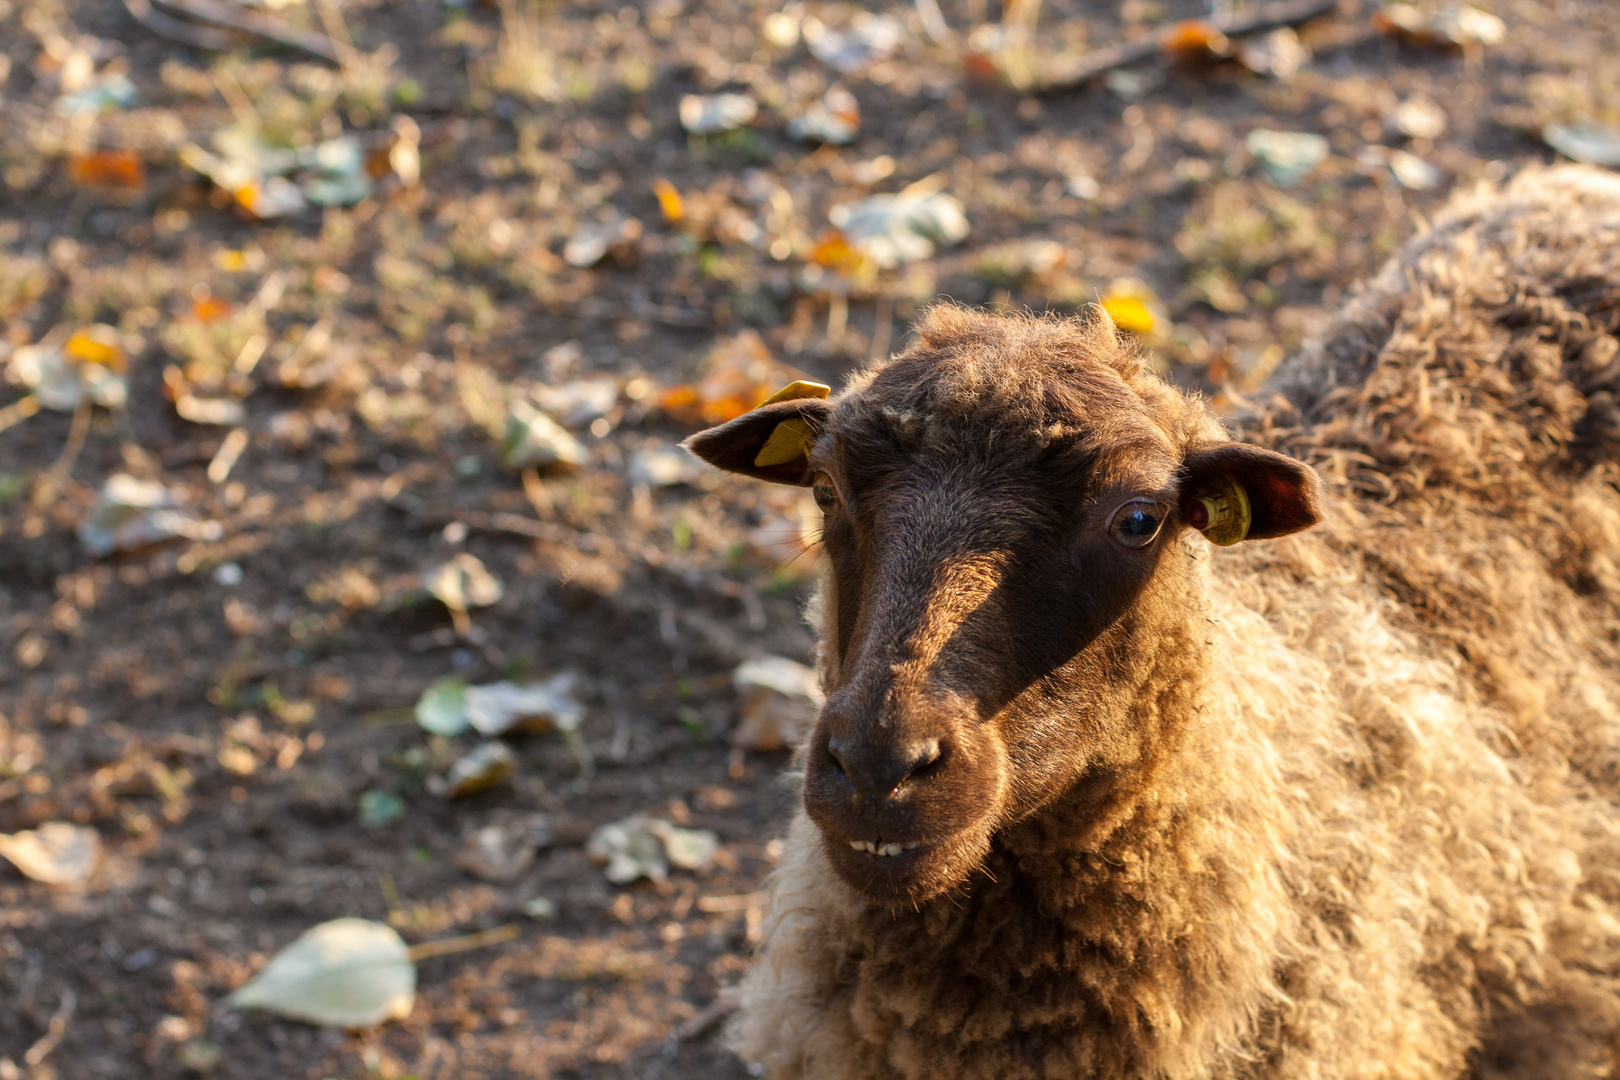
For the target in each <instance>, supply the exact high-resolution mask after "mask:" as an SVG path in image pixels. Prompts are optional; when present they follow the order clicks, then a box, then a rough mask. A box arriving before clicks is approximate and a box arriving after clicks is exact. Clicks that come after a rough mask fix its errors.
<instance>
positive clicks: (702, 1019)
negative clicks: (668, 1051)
mask: <svg viewBox="0 0 1620 1080" xmlns="http://www.w3.org/2000/svg"><path fill="white" fill-rule="evenodd" d="M736 1011H737V1001H736V999H735V998H733V997H732V996H731V995H730V994H725V993H722V994H721V995H720V996H719V997H717V998H715V999H714V1000H713V1001H711V1002H709V1004H707V1005H705V1006H704V1007H703V1008H702V1009H701V1010H699V1011H698V1013H697V1015H696V1016H693V1017H692V1018H691V1019H689V1020H687V1021H686V1022H685V1023H684V1024H680V1025H677V1026H676V1028H675V1030H674V1031H671V1032H670V1033H669V1037H670V1039H672V1040H673V1041H675V1042H677V1043H683V1042H691V1041H692V1040H693V1039H696V1038H699V1037H701V1036H703V1035H704V1034H706V1033H707V1032H708V1031H709V1030H710V1029H712V1028H713V1027H714V1026H715V1025H717V1024H718V1023H720V1021H722V1020H724V1019H725V1018H726V1017H728V1016H730V1015H731V1014H732V1013H734V1012H736Z"/></svg>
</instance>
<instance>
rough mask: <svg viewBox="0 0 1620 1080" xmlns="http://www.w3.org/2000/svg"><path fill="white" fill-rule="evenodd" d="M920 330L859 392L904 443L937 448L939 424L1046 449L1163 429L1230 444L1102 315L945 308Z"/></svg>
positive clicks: (859, 383) (1174, 439) (1178, 441)
mask: <svg viewBox="0 0 1620 1080" xmlns="http://www.w3.org/2000/svg"><path fill="white" fill-rule="evenodd" d="M913 329H914V331H915V333H916V335H917V341H916V342H915V343H914V344H913V345H912V346H911V347H910V348H908V349H907V350H906V351H905V352H903V353H901V354H900V355H898V356H896V357H894V358H893V359H891V360H889V361H887V362H884V363H881V364H877V365H874V366H872V367H871V368H869V369H867V370H866V371H864V372H863V373H862V374H861V375H860V376H858V377H857V378H856V379H854V380H852V381H851V384H850V388H849V389H850V394H849V395H848V396H849V397H851V398H856V399H860V400H861V401H862V403H863V404H864V405H865V408H864V409H862V410H861V412H862V413H864V416H863V417H862V419H870V420H875V421H878V422H879V423H881V424H882V426H883V427H885V428H886V429H888V431H889V432H890V433H891V435H892V436H893V437H895V438H898V439H899V440H900V441H901V442H902V444H909V445H920V444H922V443H923V442H926V441H927V439H928V437H929V432H930V430H931V429H933V428H935V427H936V426H940V427H948V428H949V429H951V430H954V431H961V430H963V429H964V428H966V429H975V428H984V429H986V430H988V431H994V432H995V433H996V434H997V435H998V436H999V437H1000V438H1001V439H1014V440H1018V441H1026V442H1031V443H1033V444H1036V445H1044V444H1046V443H1050V442H1052V441H1055V440H1059V439H1070V438H1076V437H1078V438H1080V439H1082V440H1083V441H1087V442H1090V441H1093V440H1101V441H1104V442H1108V441H1116V440H1123V441H1134V440H1136V439H1140V438H1153V439H1154V441H1158V440H1157V438H1154V436H1155V434H1156V435H1157V436H1159V437H1162V438H1163V439H1164V440H1165V441H1167V442H1169V443H1170V444H1171V446H1173V447H1174V448H1175V449H1177V450H1180V449H1183V448H1185V447H1186V446H1188V445H1189V444H1191V443H1193V442H1195V441H1209V440H1214V441H1225V439H1226V437H1227V436H1226V433H1225V431H1224V430H1223V429H1222V428H1221V427H1220V425H1219V423H1218V422H1217V421H1216V420H1215V419H1214V418H1213V417H1212V416H1211V415H1210V413H1209V411H1208V410H1207V409H1206V408H1205V406H1204V403H1203V402H1202V401H1201V400H1199V399H1197V398H1196V397H1188V396H1187V395H1184V394H1182V393H1181V392H1180V391H1179V390H1177V389H1175V388H1174V387H1172V386H1170V385H1169V384H1168V383H1166V382H1165V381H1164V380H1163V379H1161V378H1160V377H1159V376H1158V375H1157V374H1155V373H1154V372H1153V371H1152V369H1151V368H1149V367H1148V365H1147V364H1146V363H1145V361H1144V360H1143V358H1142V355H1141V353H1140V351H1139V350H1138V349H1137V347H1136V345H1135V343H1134V342H1133V341H1130V340H1128V339H1126V338H1125V337H1124V336H1122V335H1120V334H1119V333H1118V332H1117V331H1116V330H1115V328H1114V324H1113V321H1112V320H1110V319H1109V318H1108V317H1107V315H1106V314H1104V313H1103V312H1102V311H1101V309H1098V308H1093V309H1091V310H1090V311H1089V312H1088V315H1087V317H1084V318H1075V317H1065V316H1061V315H1053V314H1040V315H1037V314H1033V313H1028V312H1025V313H1019V314H1009V315H989V314H983V313H980V312H975V311H970V310H968V309H966V308H962V307H958V306H956V305H954V304H936V305H935V306H934V307H932V308H930V309H929V310H928V311H927V312H925V313H924V314H923V317H922V318H921V319H920V320H919V321H918V322H917V323H916V325H915V326H914V327H913ZM845 415H846V416H847V417H848V418H849V419H851V420H853V419H855V418H854V417H853V416H848V414H847V413H846V414H845ZM841 426H842V425H841Z"/></svg>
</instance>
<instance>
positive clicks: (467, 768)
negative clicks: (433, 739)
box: [434, 742, 517, 799]
mask: <svg viewBox="0 0 1620 1080" xmlns="http://www.w3.org/2000/svg"><path fill="white" fill-rule="evenodd" d="M516 771H517V757H516V756H515V755H514V754H513V753H512V749H511V747H509V746H507V745H506V744H505V743H503V742H486V743H480V744H478V745H477V746H475V747H473V748H472V749H471V750H469V751H468V752H467V753H465V754H463V755H462V756H461V758H460V760H458V761H457V762H456V763H455V764H454V765H452V766H450V771H449V772H447V773H445V774H444V778H443V780H442V781H441V782H440V783H442V785H443V787H442V791H441V793H442V794H443V795H444V797H445V798H447V799H464V798H466V797H467V796H468V795H476V794H477V793H478V792H480V791H487V790H489V789H490V788H492V787H495V786H496V785H498V784H503V783H505V782H506V781H508V780H510V779H511V778H512V774H513V773H515V772H516ZM434 786H435V787H438V786H439V785H437V784H436V785H434Z"/></svg>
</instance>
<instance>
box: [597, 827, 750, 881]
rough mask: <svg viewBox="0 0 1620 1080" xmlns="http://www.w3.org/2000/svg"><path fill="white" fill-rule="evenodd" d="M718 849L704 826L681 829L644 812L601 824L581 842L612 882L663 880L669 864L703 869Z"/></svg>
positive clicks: (710, 833)
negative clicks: (639, 879) (644, 879)
mask: <svg viewBox="0 0 1620 1080" xmlns="http://www.w3.org/2000/svg"><path fill="white" fill-rule="evenodd" d="M719 850H720V838H719V837H717V836H715V834H714V833H712V832H710V831H709V830H707V829H682V828H678V827H676V826H674V825H671V824H670V823H669V822H667V821H662V820H660V819H658V818H653V817H648V816H647V815H645V814H632V815H631V816H629V817H627V818H623V819H621V820H619V821H615V822H612V823H611V824H608V825H603V826H602V827H601V828H599V829H597V830H596V831H595V832H593V833H591V837H590V839H589V840H588V841H586V843H585V854H586V855H588V856H589V857H590V859H591V861H592V862H594V863H596V864H597V865H598V866H602V867H604V868H605V869H604V873H605V874H606V876H607V879H608V880H609V881H611V882H613V883H614V884H615V885H628V884H629V883H630V882H632V881H635V880H636V879H637V878H643V877H644V878H647V879H648V880H651V881H664V880H665V879H667V878H668V877H669V868H670V866H675V867H677V868H678V869H682V870H703V869H706V868H707V867H708V866H709V864H710V863H712V862H713V861H714V857H715V855H716V854H717V853H718V852H719Z"/></svg>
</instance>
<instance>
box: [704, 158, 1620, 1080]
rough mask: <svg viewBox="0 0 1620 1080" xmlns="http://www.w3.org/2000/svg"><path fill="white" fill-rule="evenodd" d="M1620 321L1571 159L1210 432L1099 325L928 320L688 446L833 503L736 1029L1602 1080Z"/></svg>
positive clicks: (1609, 235)
mask: <svg viewBox="0 0 1620 1080" xmlns="http://www.w3.org/2000/svg"><path fill="white" fill-rule="evenodd" d="M1617 332H1620V178H1616V177H1615V176H1612V175H1608V174H1603V173H1600V172H1597V171H1594V170H1589V169H1581V168H1574V167H1567V168H1563V169H1558V170H1544V171H1537V172H1534V173H1529V174H1526V175H1523V176H1521V177H1519V178H1518V179H1517V180H1515V181H1514V182H1513V183H1512V184H1511V185H1510V186H1508V187H1507V188H1506V189H1505V190H1503V191H1489V190H1483V189H1482V190H1481V191H1477V192H1474V193H1470V194H1468V195H1465V196H1462V197H1460V198H1458V199H1456V200H1454V202H1453V204H1452V205H1451V206H1450V207H1449V208H1448V209H1447V210H1446V211H1445V212H1444V213H1443V214H1442V215H1441V216H1439V217H1438V218H1437V219H1436V221H1435V223H1434V224H1433V226H1432V227H1431V228H1429V229H1428V231H1427V232H1426V233H1425V234H1424V235H1421V236H1419V237H1417V238H1416V239H1414V240H1413V241H1411V243H1410V244H1409V245H1408V247H1407V248H1406V249H1405V250H1404V251H1403V252H1402V253H1400V254H1399V255H1398V256H1397V257H1396V258H1395V259H1394V260H1393V261H1392V262H1391V263H1390V264H1389V266H1388V267H1387V268H1385V269H1384V270H1383V271H1382V272H1381V273H1380V274H1379V275H1378V276H1377V277H1376V278H1375V279H1374V280H1373V281H1372V282H1371V283H1370V284H1369V285H1368V286H1367V287H1366V288H1365V289H1364V290H1363V291H1362V292H1361V293H1360V294H1359V295H1358V296H1357V297H1355V298H1354V299H1353V300H1352V301H1351V302H1350V303H1349V304H1348V306H1347V307H1346V309H1345V310H1344V311H1343V312H1342V313H1341V314H1340V315H1339V316H1337V317H1336V319H1335V320H1334V321H1332V322H1331V324H1330V325H1329V326H1328V328H1327V329H1326V330H1325V332H1324V333H1323V335H1322V336H1321V337H1320V338H1319V339H1318V340H1316V341H1315V342H1314V343H1310V344H1308V345H1307V346H1306V347H1305V348H1304V350H1303V352H1302V353H1301V355H1299V356H1298V357H1297V358H1296V359H1295V360H1294V361H1292V362H1290V364H1288V365H1284V369H1283V371H1282V372H1281V373H1280V374H1279V375H1278V376H1277V377H1276V378H1275V379H1274V381H1273V382H1272V384H1271V385H1270V386H1269V388H1268V389H1267V390H1266V392H1265V393H1263V394H1260V395H1257V397H1256V400H1255V401H1253V402H1252V403H1250V404H1249V406H1248V407H1247V409H1246V410H1245V411H1244V412H1243V413H1242V414H1241V415H1240V416H1238V417H1237V418H1236V419H1235V420H1233V421H1232V426H1233V430H1234V431H1235V434H1236V435H1237V436H1238V438H1237V439H1234V438H1233V436H1232V434H1231V433H1229V431H1228V430H1227V429H1226V428H1225V427H1223V425H1222V424H1221V423H1220V422H1219V421H1217V420H1216V418H1215V417H1214V416H1213V414H1212V413H1211V411H1210V409H1209V408H1208V406H1206V404H1205V403H1203V402H1202V401H1200V400H1198V399H1197V398H1195V397H1192V396H1188V395H1186V394H1183V393H1181V392H1179V391H1178V390H1176V389H1174V388H1172V387H1171V386H1170V385H1168V384H1167V383H1166V382H1165V381H1163V380H1161V379H1160V378H1159V377H1158V376H1156V375H1155V374H1153V373H1152V372H1151V371H1150V370H1149V369H1148V367H1147V366H1146V365H1145V364H1144V362H1143V360H1142V359H1141V358H1140V357H1139V356H1138V354H1137V353H1136V352H1135V351H1134V350H1133V349H1132V347H1131V346H1130V345H1129V344H1128V343H1127V342H1125V341H1123V340H1121V338H1120V337H1119V336H1117V335H1116V333H1115V332H1114V329H1113V327H1112V325H1111V324H1110V323H1109V322H1108V320H1107V318H1106V317H1105V316H1103V315H1101V314H1099V313H1096V312H1093V313H1092V314H1091V316H1090V318H1089V319H1088V320H1064V319H1059V318H1053V317H1033V316H1021V317H1010V316H992V315H983V314H977V313H973V312H970V311H967V310H962V309H959V308H956V307H951V306H937V307H934V308H933V309H932V310H931V311H929V312H928V313H927V314H926V316H925V317H924V318H923V319H922V320H921V321H920V323H919V324H918V325H917V326H916V328H915V343H914V344H913V345H912V346H911V347H910V348H908V349H907V350H906V351H905V352H904V353H902V354H901V355H899V356H897V357H895V358H894V359H892V360H890V361H889V362H887V363H885V364H881V365H878V366H874V367H872V368H870V369H869V370H866V371H864V372H862V373H860V374H858V375H857V376H855V377H853V378H852V379H851V381H850V382H849V384H848V386H847V387H846V388H845V389H844V390H843V391H842V392H841V393H839V394H838V395H836V396H835V397H831V398H826V397H824V396H816V395H817V393H821V394H823V395H824V393H825V389H826V388H821V390H820V391H817V390H816V389H815V388H814V387H807V386H804V385H796V386H795V387H793V388H790V390H789V391H788V392H787V393H786V394H785V395H784V396H783V397H782V399H781V400H776V401H773V402H771V403H768V404H766V405H764V406H762V407H761V408H759V409H757V410H755V411H754V412H751V413H748V414H745V415H743V416H741V417H739V418H738V419H736V420H733V421H731V422H729V423H727V424H725V425H722V426H720V427H717V428H713V429H710V430H708V431H705V432H700V433H699V434H697V435H695V436H693V437H692V439H690V440H689V441H688V445H689V447H690V448H691V449H692V450H693V451H694V452H695V453H696V454H698V455H699V456H700V457H702V458H704V459H705V460H707V461H708V462H710V463H711V464H714V465H716V466H718V467H720V468H722V469H728V470H731V471H734V472H738V473H742V474H745V475H750V476H754V477H758V478H761V479H765V480H771V481H775V482H779V483H788V484H799V485H804V486H808V487H810V488H811V491H812V493H813V494H814V497H815V499H816V501H817V502H818V503H819V504H820V505H821V506H822V508H823V510H824V512H825V515H826V520H825V528H824V542H825V549H826V554H827V560H826V563H827V569H826V572H825V575H824V579H823V582H822V585H821V591H820V597H821V609H822V614H821V616H820V624H821V639H822V645H821V652H820V657H819V672H820V677H821V680H822V685H823V688H824V690H825V693H826V703H825V705H824V706H823V709H822V711H821V713H820V715H819V717H818V719H817V722H816V725H815V727H814V729H813V731H812V732H811V733H810V734H809V736H808V738H807V741H806V743H805V745H804V747H803V748H802V749H801V751H800V755H799V758H798V761H799V768H800V769H801V770H802V789H803V806H802V807H801V809H800V810H799V811H798V812H797V814H796V815H795V817H794V820H793V821H792V824H791V826H790V829H789V832H788V836H787V839H786V842H785V845H784V852H783V855H782V857H781V860H780V863H779V865H778V866H777V868H776V869H775V870H774V871H773V874H772V877H771V879H770V883H769V897H770V898H769V906H768V912H767V916H766V919H765V924H764V929H763V934H762V943H761V947H760V950H759V955H758V957H757V958H756V960H755V962H754V963H753V965H752V967H751V969H750V970H749V972H748V974H747V975H746V976H745V978H744V980H743V982H742V983H741V985H740V986H739V987H738V988H737V991H736V1002H737V1005H738V1012H737V1014H736V1015H735V1016H734V1018H733V1021H732V1023H731V1025H730V1027H729V1029H728V1039H729V1040H730V1045H731V1046H732V1047H733V1048H734V1049H735V1050H736V1051H737V1052H738V1053H739V1054H740V1055H741V1056H742V1057H743V1058H744V1059H745V1060H748V1061H751V1062H757V1063H759V1065H760V1066H762V1067H763V1071H764V1075H766V1076H768V1077H777V1078H789V1077H791V1078H804V1080H812V1078H814V1080H833V1078H837V1080H857V1078H877V1077H908V1078H932V1080H954V1078H963V1080H966V1078H976V1080H989V1078H996V1080H1011V1078H1036V1077H1040V1078H1056V1077H1064V1078H1125V1077H1162V1078H1191V1077H1210V1078H1215V1077H1252V1078H1259V1077H1266V1078H1281V1077H1389V1078H1400V1080H1420V1078H1429V1077H1460V1076H1478V1077H1538V1078H1550V1077H1558V1078H1566V1077H1591V1078H1597V1077H1613V1076H1616V1075H1620V664H1617V662H1616V661H1617V659H1620V656H1617V654H1620V454H1617V450H1620V396H1617V395H1620V356H1617V351H1620V350H1617V345H1616V335H1617ZM1240 540H1241V541H1243V542H1241V543H1240V542H1239V541H1240ZM1211 542H1214V546H1222V547H1225V548H1226V550H1223V551H1215V550H1214V548H1213V546H1212V543H1211Z"/></svg>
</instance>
